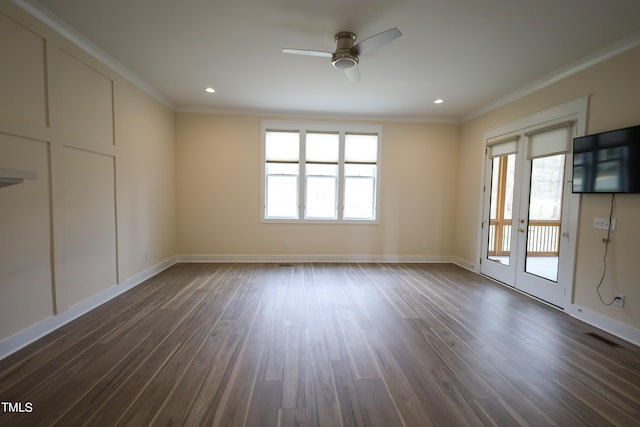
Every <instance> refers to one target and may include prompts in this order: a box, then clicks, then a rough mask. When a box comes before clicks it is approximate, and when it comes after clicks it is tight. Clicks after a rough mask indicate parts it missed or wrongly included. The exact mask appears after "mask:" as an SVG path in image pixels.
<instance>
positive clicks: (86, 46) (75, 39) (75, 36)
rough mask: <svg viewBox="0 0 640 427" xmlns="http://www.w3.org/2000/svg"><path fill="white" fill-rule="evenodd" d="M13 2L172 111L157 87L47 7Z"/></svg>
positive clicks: (25, 1)
mask: <svg viewBox="0 0 640 427" xmlns="http://www.w3.org/2000/svg"><path fill="white" fill-rule="evenodd" d="M12 1H13V3H15V4H16V5H18V6H19V7H21V8H22V9H24V10H25V11H26V12H27V13H29V14H30V15H31V16H33V17H34V18H36V19H37V20H39V21H41V22H42V23H44V24H45V25H47V26H48V27H49V28H51V29H52V30H53V31H55V32H56V33H58V34H60V35H61V36H62V37H64V38H65V39H67V40H69V41H70V42H71V43H73V44H74V45H76V46H78V47H79V48H80V49H82V50H83V51H85V52H86V53H88V54H89V55H91V56H93V57H94V58H96V59H97V60H98V61H100V62H102V63H103V64H104V65H106V66H107V67H109V68H111V69H112V70H113V71H114V72H116V73H117V74H119V75H120V76H121V77H123V78H124V79H125V80H127V81H128V82H130V83H131V84H133V85H134V86H136V87H137V88H138V89H140V90H142V91H143V92H145V93H146V94H148V95H150V96H151V97H153V98H154V99H155V100H156V101H158V102H160V103H161V104H163V105H164V106H165V107H167V108H169V109H170V110H172V111H175V109H176V105H175V104H174V103H173V102H172V101H171V100H170V99H169V98H167V97H166V96H165V95H164V94H162V93H161V92H160V91H159V90H158V89H156V88H155V87H153V86H151V85H150V84H149V83H147V81H145V80H144V79H143V78H142V77H140V76H138V75H137V74H136V73H134V72H133V71H131V70H130V69H129V68H128V67H127V66H125V65H124V64H122V63H121V62H120V61H118V60H117V59H115V58H114V57H113V56H111V55H110V54H108V53H107V52H106V51H105V50H104V49H102V48H100V47H99V46H98V45H96V44H95V43H93V42H92V41H91V40H89V39H88V38H86V37H85V36H83V35H82V34H81V33H80V32H78V31H77V30H76V29H75V28H73V27H72V26H71V25H69V24H67V23H66V22H65V21H63V20H62V19H60V18H59V17H58V16H56V15H55V14H53V13H52V12H51V11H50V10H49V9H47V8H46V7H44V6H43V5H41V4H40V3H39V2H38V1H36V0H12Z"/></svg>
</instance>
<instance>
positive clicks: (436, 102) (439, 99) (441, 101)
mask: <svg viewBox="0 0 640 427" xmlns="http://www.w3.org/2000/svg"><path fill="white" fill-rule="evenodd" d="M443 102H444V99H442V98H438V99H436V100H435V101H433V103H434V104H442V103H443Z"/></svg>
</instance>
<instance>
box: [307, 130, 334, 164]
mask: <svg viewBox="0 0 640 427" xmlns="http://www.w3.org/2000/svg"><path fill="white" fill-rule="evenodd" d="M339 143H340V140H339V137H338V134H337V133H311V132H309V133H307V142H306V157H307V161H308V162H335V163H337V162H338V148H339Z"/></svg>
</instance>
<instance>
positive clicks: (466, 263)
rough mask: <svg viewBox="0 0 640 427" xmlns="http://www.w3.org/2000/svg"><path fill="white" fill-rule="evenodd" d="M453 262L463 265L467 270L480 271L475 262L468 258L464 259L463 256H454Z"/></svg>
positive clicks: (459, 265)
mask: <svg viewBox="0 0 640 427" xmlns="http://www.w3.org/2000/svg"><path fill="white" fill-rule="evenodd" d="M452 262H453V263H454V264H455V265H457V266H458V267H462V268H464V269H466V270H469V271H472V272H474V273H479V271H478V265H477V264H474V263H473V262H471V261H468V260H466V259H462V258H458V257H453V260H452Z"/></svg>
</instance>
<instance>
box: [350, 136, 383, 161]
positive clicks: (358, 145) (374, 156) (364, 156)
mask: <svg viewBox="0 0 640 427" xmlns="http://www.w3.org/2000/svg"><path fill="white" fill-rule="evenodd" d="M344 143H345V146H344V160H345V162H376V161H377V160H378V135H363V134H355V133H348V134H346V135H345V140H344Z"/></svg>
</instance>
